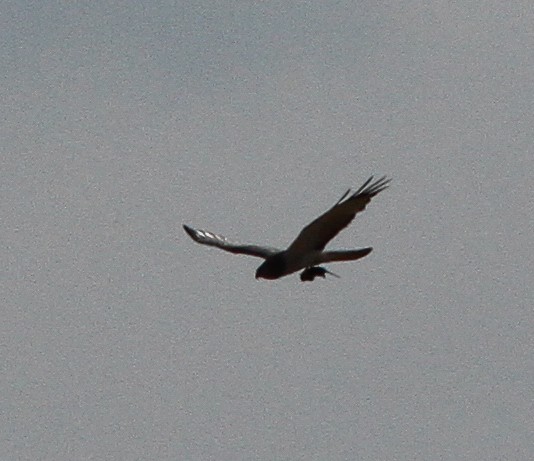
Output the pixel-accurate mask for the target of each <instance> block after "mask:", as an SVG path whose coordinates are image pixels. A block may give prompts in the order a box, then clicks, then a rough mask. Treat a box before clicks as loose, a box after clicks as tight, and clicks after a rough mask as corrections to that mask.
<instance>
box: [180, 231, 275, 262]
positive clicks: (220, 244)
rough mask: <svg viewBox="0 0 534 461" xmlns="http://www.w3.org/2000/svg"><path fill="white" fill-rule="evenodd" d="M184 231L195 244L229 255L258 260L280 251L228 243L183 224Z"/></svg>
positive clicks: (221, 237)
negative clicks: (256, 258)
mask: <svg viewBox="0 0 534 461" xmlns="http://www.w3.org/2000/svg"><path fill="white" fill-rule="evenodd" d="M184 230H185V231H186V232H187V234H188V235H189V236H190V237H191V238H192V239H193V240H194V241H195V242H198V243H201V244H202V245H209V246H213V247H217V248H220V249H221V250H224V251H229V252H230V253H235V254H241V255H249V256H257V257H258V258H263V259H267V258H268V257H269V256H272V255H273V254H275V253H278V252H280V250H277V249H276V248H270V247H262V246H257V245H237V244H235V243H230V242H229V241H228V239H227V238H226V237H223V236H221V235H217V234H213V233H212V232H206V231H203V230H199V229H193V228H191V227H189V226H186V225H185V224H184Z"/></svg>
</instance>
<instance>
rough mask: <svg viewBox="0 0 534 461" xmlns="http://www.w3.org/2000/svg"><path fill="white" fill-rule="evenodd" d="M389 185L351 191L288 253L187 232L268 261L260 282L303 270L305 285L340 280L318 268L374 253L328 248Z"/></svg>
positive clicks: (205, 242) (259, 274) (380, 181)
mask: <svg viewBox="0 0 534 461" xmlns="http://www.w3.org/2000/svg"><path fill="white" fill-rule="evenodd" d="M389 182H390V179H388V178H386V176H383V177H382V178H380V179H378V180H376V181H375V182H373V176H371V177H370V178H369V179H368V180H367V181H365V183H364V184H363V186H362V187H360V188H359V189H358V190H357V191H356V192H354V193H353V194H352V195H350V194H351V192H352V191H351V189H349V190H348V191H347V192H345V193H344V194H343V196H342V197H341V198H340V199H339V200H338V201H337V203H336V204H335V205H334V206H333V207H332V208H330V209H329V210H328V211H327V212H326V213H324V214H322V215H321V216H319V217H318V218H317V219H316V220H314V221H312V222H311V223H310V224H308V225H307V226H306V227H305V228H304V229H302V231H301V232H300V234H299V235H298V236H297V238H296V239H295V240H294V241H293V243H291V245H289V247H287V249H285V250H280V249H277V248H272V247H266V246H259V245H241V244H236V243H232V242H230V241H228V239H226V237H223V236H221V235H217V234H214V233H212V232H207V231H204V230H199V229H193V228H191V227H189V226H186V225H185V224H184V229H185V231H186V232H187V234H188V235H189V236H190V237H191V238H192V239H193V240H194V241H195V242H197V243H200V244H202V245H209V246H214V247H217V248H220V249H221V250H225V251H229V252H230V253H234V254H243V255H249V256H256V257H258V258H263V259H264V260H265V261H264V262H263V264H261V266H259V267H258V269H257V270H256V279H260V278H263V279H268V280H275V279H279V278H281V277H285V276H286V275H289V274H292V273H294V272H297V271H300V270H301V269H304V270H303V271H302V273H301V274H300V280H302V281H303V282H307V281H313V280H314V279H315V277H322V278H325V277H326V274H329V275H332V276H335V277H338V276H337V275H336V274H333V273H332V272H330V271H329V270H327V269H325V268H324V267H320V266H318V265H319V264H323V263H330V262H337V261H355V260H357V259H360V258H363V257H364V256H367V255H368V254H369V253H371V251H372V248H371V247H368V248H361V249H358V250H337V251H325V249H324V248H325V247H326V245H327V243H328V242H329V241H330V240H332V239H333V238H334V237H335V236H336V235H337V234H338V233H339V232H340V231H341V230H343V229H344V228H345V227H347V226H348V225H349V224H350V223H351V222H352V220H353V219H354V217H355V216H356V215H357V214H358V213H359V212H360V211H363V210H365V207H366V205H367V204H368V203H369V202H370V201H371V199H372V198H373V197H374V196H375V195H377V194H378V193H379V192H382V191H383V190H384V189H386V188H387V187H388V185H389Z"/></svg>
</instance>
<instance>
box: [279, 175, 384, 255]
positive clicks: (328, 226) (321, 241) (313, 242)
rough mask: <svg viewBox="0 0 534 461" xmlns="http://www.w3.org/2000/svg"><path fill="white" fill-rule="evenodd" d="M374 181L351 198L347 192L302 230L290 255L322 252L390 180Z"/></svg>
mask: <svg viewBox="0 0 534 461" xmlns="http://www.w3.org/2000/svg"><path fill="white" fill-rule="evenodd" d="M372 181H373V177H372V176H371V177H370V178H369V179H368V180H367V181H365V183H364V185H363V186H362V187H360V188H359V189H358V190H357V191H356V192H355V193H354V194H352V195H351V196H350V197H349V198H346V197H347V195H349V193H350V189H349V190H348V191H347V192H345V194H344V195H343V196H342V197H341V198H340V199H339V200H338V202H337V203H336V204H335V205H334V206H333V207H332V208H330V209H329V210H328V211H327V212H326V213H324V214H322V215H321V216H319V217H318V218H317V219H316V220H315V221H313V222H311V223H310V224H308V225H307V226H306V227H305V228H304V229H302V231H301V232H300V234H299V235H298V237H297V238H296V239H295V241H294V242H293V243H292V244H291V245H290V246H289V248H288V249H287V251H288V252H289V253H290V254H291V253H293V254H304V253H307V252H309V251H322V250H323V249H324V247H325V246H326V244H327V243H328V242H329V241H330V240H332V239H333V238H334V237H335V236H336V235H337V234H338V233H339V232H340V231H341V230H342V229H344V228H345V227H347V226H348V225H349V224H350V223H351V221H352V220H353V219H354V217H355V216H356V214H358V213H359V212H360V211H363V210H365V207H366V205H367V204H368V203H369V202H370V201H371V198H373V197H374V196H375V195H376V194H378V193H379V192H381V191H383V190H384V189H385V188H386V187H388V185H389V181H390V180H389V179H387V178H386V177H385V176H383V177H382V178H380V179H378V180H377V181H375V182H372Z"/></svg>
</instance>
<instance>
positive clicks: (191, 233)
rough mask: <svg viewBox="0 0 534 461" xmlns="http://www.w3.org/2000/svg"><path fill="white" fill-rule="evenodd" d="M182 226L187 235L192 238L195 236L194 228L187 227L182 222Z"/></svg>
mask: <svg viewBox="0 0 534 461" xmlns="http://www.w3.org/2000/svg"><path fill="white" fill-rule="evenodd" d="M182 226H183V228H184V230H185V231H186V232H187V235H189V237H191V238H192V239H194V238H195V230H194V229H193V228H192V227H189V226H188V225H186V224H182Z"/></svg>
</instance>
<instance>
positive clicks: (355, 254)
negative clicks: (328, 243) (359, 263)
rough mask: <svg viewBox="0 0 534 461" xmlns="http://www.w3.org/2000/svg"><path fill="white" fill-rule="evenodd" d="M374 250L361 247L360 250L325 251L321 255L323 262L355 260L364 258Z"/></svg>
mask: <svg viewBox="0 0 534 461" xmlns="http://www.w3.org/2000/svg"><path fill="white" fill-rule="evenodd" d="M371 251H373V249H372V248H370V247H369V248H361V249H359V250H339V251H324V252H323V254H322V255H321V263H331V262H334V261H355V260H356V259H360V258H363V257H365V256H367V255H368V254H369V253H371Z"/></svg>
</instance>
